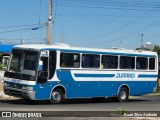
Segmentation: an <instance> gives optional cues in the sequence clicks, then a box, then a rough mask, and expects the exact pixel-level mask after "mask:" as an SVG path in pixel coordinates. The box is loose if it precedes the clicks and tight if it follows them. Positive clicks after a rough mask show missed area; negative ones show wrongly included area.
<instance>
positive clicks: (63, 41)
mask: <svg viewBox="0 0 160 120" xmlns="http://www.w3.org/2000/svg"><path fill="white" fill-rule="evenodd" d="M62 43H64V32H63V28H62Z"/></svg>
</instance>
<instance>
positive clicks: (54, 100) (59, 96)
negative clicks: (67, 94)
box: [50, 89, 64, 104]
mask: <svg viewBox="0 0 160 120" xmlns="http://www.w3.org/2000/svg"><path fill="white" fill-rule="evenodd" d="M63 101H64V94H63V92H62V90H61V89H56V90H54V91H53V92H52V93H51V98H50V103H51V104H61V103H62V102H63Z"/></svg>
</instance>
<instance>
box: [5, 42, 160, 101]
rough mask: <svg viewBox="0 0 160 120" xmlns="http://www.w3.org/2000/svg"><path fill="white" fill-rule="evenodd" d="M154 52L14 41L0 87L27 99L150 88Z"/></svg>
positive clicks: (123, 94)
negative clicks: (20, 43) (27, 43)
mask: <svg viewBox="0 0 160 120" xmlns="http://www.w3.org/2000/svg"><path fill="white" fill-rule="evenodd" d="M157 77H158V56H157V54H156V53H155V52H150V51H142V50H139V51H137V50H127V49H98V48H83V47H73V46H70V45H67V44H54V45H41V44H38V45H36V44H35V45H32V44H29V45H18V46H14V47H13V49H12V53H11V59H10V62H9V65H8V68H7V70H6V71H5V74H4V93H5V94H6V95H10V96H16V97H20V98H24V99H26V100H31V101H32V100H33V101H36V100H49V101H50V102H51V104H59V103H62V102H64V100H66V99H76V98H93V99H94V98H95V99H96V98H107V97H112V98H116V99H117V100H118V101H120V102H125V101H127V100H128V98H129V96H140V95H144V94H148V93H153V92H154V91H155V90H156V87H157Z"/></svg>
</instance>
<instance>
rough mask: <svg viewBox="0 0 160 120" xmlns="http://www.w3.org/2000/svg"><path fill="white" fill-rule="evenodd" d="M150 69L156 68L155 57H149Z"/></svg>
mask: <svg viewBox="0 0 160 120" xmlns="http://www.w3.org/2000/svg"><path fill="white" fill-rule="evenodd" d="M149 69H150V70H155V58H149Z"/></svg>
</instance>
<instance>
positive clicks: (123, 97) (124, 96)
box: [117, 87, 129, 102]
mask: <svg viewBox="0 0 160 120" xmlns="http://www.w3.org/2000/svg"><path fill="white" fill-rule="evenodd" d="M128 96H129V94H128V91H127V89H126V88H125V87H121V88H120V90H119V92H118V94H117V99H118V101H119V102H126V101H127V100H128Z"/></svg>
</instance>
